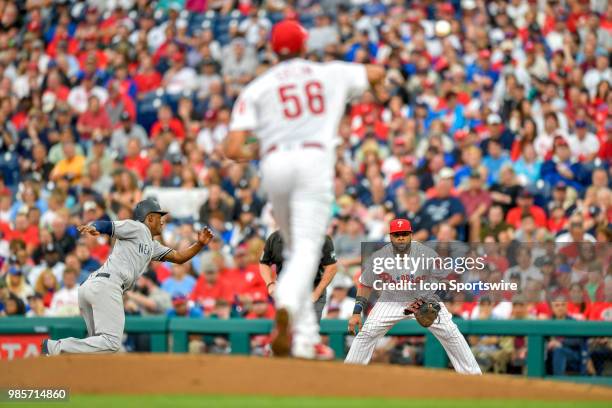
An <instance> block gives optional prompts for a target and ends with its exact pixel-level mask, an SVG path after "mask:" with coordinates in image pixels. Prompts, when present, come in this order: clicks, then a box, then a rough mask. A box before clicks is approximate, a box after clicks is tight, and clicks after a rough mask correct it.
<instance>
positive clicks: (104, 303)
mask: <svg viewBox="0 0 612 408" xmlns="http://www.w3.org/2000/svg"><path fill="white" fill-rule="evenodd" d="M166 214H167V212H166V211H162V210H161V208H160V206H159V204H158V203H157V201H154V200H152V199H147V200H143V201H141V202H139V203H138V204H137V205H136V207H135V208H134V220H124V221H95V222H93V223H91V224H89V225H81V226H79V227H78V230H79V232H80V233H82V234H91V235H99V234H106V235H109V236H111V237H113V238H115V244H114V246H113V249H112V251H111V253H110V255H109V256H108V259H107V260H106V262H104V264H103V265H102V266H101V267H100V269H98V270H97V271H95V272H93V273H92V274H91V275H90V276H89V278H88V279H87V280H86V281H85V282H84V283H83V284H82V285H81V286H80V287H79V308H80V310H81V315H82V316H83V319H85V324H86V326H87V335H88V337H87V338H84V339H77V338H74V337H70V338H66V339H61V340H44V341H43V344H42V351H43V354H49V355H56V354H61V353H112V352H116V351H118V350H119V347H120V346H121V337H122V335H123V327H124V323H125V314H124V311H123V293H124V292H125V291H126V290H127V289H129V288H130V287H132V286H133V285H134V283H135V282H136V280H137V279H138V277H139V276H140V275H142V274H143V273H144V272H145V271H146V270H147V268H148V266H149V263H150V262H151V261H169V262H172V263H184V262H187V261H188V260H190V259H191V258H193V257H194V256H195V255H196V254H197V253H198V252H200V250H201V249H202V248H203V247H204V246H205V245H206V244H208V242H209V241H210V240H211V239H212V237H213V235H212V232H211V231H210V230H209V229H208V228H204V229H203V230H202V231H199V232H198V240H197V241H196V242H194V243H193V244H191V245H190V246H189V247H188V248H185V249H183V250H181V251H177V250H175V249H172V248H167V247H165V246H163V245H162V244H160V243H159V242H158V241H156V240H155V239H153V237H154V236H156V235H160V234H161V232H162V228H163V225H164V221H163V219H162V217H163V216H164V215H166Z"/></svg>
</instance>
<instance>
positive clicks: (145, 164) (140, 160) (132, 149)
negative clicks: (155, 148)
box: [123, 138, 150, 180]
mask: <svg viewBox="0 0 612 408" xmlns="http://www.w3.org/2000/svg"><path fill="white" fill-rule="evenodd" d="M140 150H141V146H140V140H138V139H136V138H134V139H130V140H129V141H128V143H127V147H126V156H125V159H124V160H123V165H124V166H125V168H127V169H129V170H132V171H133V172H134V173H136V174H137V175H138V177H140V179H141V180H144V178H145V177H146V175H147V169H148V168H149V164H150V163H149V159H147V158H146V157H143V156H142V155H141V154H140V153H141V151H140Z"/></svg>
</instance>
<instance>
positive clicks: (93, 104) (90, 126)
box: [77, 95, 112, 140]
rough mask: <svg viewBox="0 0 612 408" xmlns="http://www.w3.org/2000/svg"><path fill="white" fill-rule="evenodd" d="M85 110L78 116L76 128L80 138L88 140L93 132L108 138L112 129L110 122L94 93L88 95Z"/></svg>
mask: <svg viewBox="0 0 612 408" xmlns="http://www.w3.org/2000/svg"><path fill="white" fill-rule="evenodd" d="M88 102H89V103H88V106H87V110H86V111H85V112H83V113H82V114H81V115H80V116H79V120H78V122H77V130H78V131H79V134H80V135H81V140H90V139H91V138H92V136H93V134H94V132H95V133H99V134H101V135H102V136H103V137H104V138H108V137H109V136H110V134H111V131H112V123H111V120H110V118H109V117H108V113H107V112H106V110H105V109H102V107H101V106H100V100H99V99H98V97H97V96H96V95H90V96H89V99H88Z"/></svg>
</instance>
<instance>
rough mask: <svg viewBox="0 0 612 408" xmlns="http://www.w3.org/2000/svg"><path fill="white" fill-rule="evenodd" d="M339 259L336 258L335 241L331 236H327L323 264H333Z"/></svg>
mask: <svg viewBox="0 0 612 408" xmlns="http://www.w3.org/2000/svg"><path fill="white" fill-rule="evenodd" d="M336 262H338V260H337V259H336V251H335V250H334V242H333V241H332V240H331V238H330V237H329V236H325V243H324V244H323V257H322V258H321V265H323V266H327V265H333V264H335V263H336Z"/></svg>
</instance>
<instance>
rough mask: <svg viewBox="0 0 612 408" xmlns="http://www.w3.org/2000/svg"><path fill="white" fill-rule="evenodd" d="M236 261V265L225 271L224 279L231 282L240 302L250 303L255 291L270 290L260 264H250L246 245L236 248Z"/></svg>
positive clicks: (265, 291)
mask: <svg viewBox="0 0 612 408" xmlns="http://www.w3.org/2000/svg"><path fill="white" fill-rule="evenodd" d="M234 263H235V265H236V266H235V267H234V268H232V269H228V270H226V271H225V272H223V274H222V279H224V280H227V281H228V282H230V284H231V289H232V292H233V294H234V295H235V296H237V297H238V300H239V301H240V303H245V302H246V303H248V302H249V301H250V300H251V299H252V298H253V294H254V293H255V292H262V293H267V292H268V289H267V288H266V282H265V281H264V280H263V278H262V277H261V274H260V273H259V264H257V263H250V264H249V262H248V256H247V250H246V247H245V246H239V247H238V248H236V253H235V255H234Z"/></svg>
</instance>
